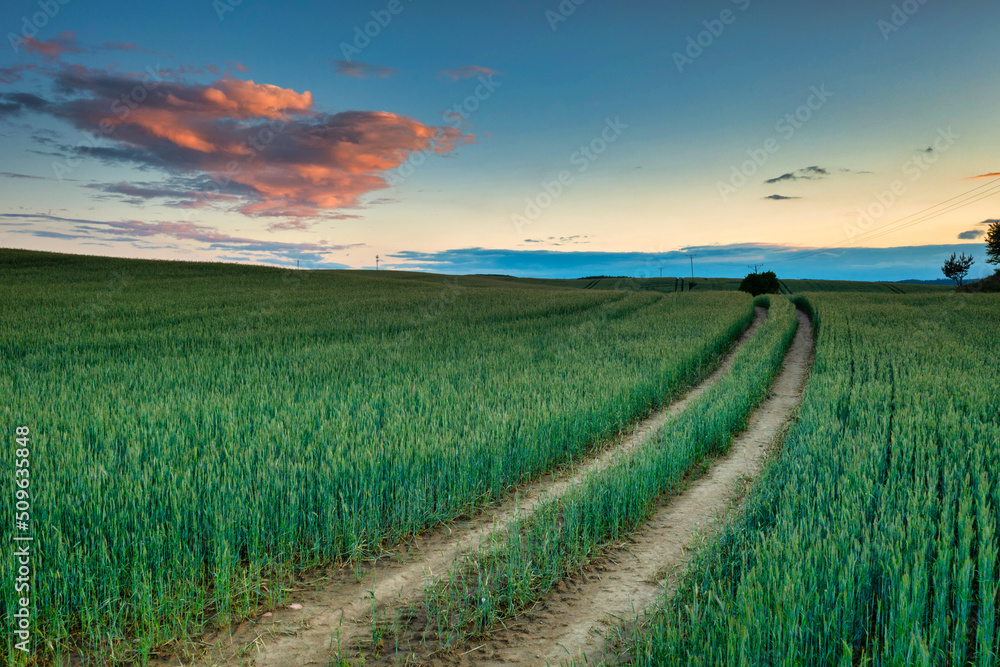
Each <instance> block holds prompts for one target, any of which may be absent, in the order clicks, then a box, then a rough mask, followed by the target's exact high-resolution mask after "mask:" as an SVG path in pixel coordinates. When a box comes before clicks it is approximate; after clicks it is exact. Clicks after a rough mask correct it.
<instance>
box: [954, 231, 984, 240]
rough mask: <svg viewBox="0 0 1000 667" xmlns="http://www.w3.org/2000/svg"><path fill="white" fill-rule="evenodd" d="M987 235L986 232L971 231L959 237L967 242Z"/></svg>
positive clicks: (962, 233)
mask: <svg viewBox="0 0 1000 667" xmlns="http://www.w3.org/2000/svg"><path fill="white" fill-rule="evenodd" d="M985 233H986V232H984V231H983V230H981V229H970V230H969V231H967V232H961V233H960V234H959V235H958V238H960V239H963V240H966V241H972V240H975V239H978V238H979V237H980V236H982V235H984V234H985Z"/></svg>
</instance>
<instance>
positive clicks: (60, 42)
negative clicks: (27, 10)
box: [24, 30, 86, 60]
mask: <svg viewBox="0 0 1000 667" xmlns="http://www.w3.org/2000/svg"><path fill="white" fill-rule="evenodd" d="M24 50H25V51H27V52H28V53H31V54H35V55H40V56H42V57H43V58H48V59H49V60H56V59H58V58H59V57H60V56H61V55H62V54H64V53H84V52H85V51H86V49H84V48H83V47H82V46H80V45H79V44H77V42H76V33H75V32H73V31H71V30H66V31H63V32H61V33H59V34H58V35H56V37H55V39H50V40H49V41H47V42H43V41H40V40H37V39H35V38H34V37H25V38H24Z"/></svg>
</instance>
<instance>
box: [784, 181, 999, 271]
mask: <svg viewBox="0 0 1000 667" xmlns="http://www.w3.org/2000/svg"><path fill="white" fill-rule="evenodd" d="M983 188H988V189H987V190H986V191H985V192H981V193H979V194H976V195H973V196H971V197H970V196H969V195H972V193H974V192H976V191H977V190H982V189H983ZM998 192H1000V179H995V180H993V181H991V182H989V183H986V184H985V185H980V186H977V187H975V188H973V189H971V190H968V191H967V192H963V193H962V194H960V195H956V196H954V197H952V198H950V199H946V200H944V201H943V202H940V203H938V204H935V205H934V206H930V207H928V208H925V209H923V210H922V211H917V212H916V213H911V214H910V215H907V216H904V217H902V218H899V219H898V220H893V221H892V222H888V223H886V224H884V225H881V226H879V227H876V228H875V229H871V230H869V231H867V232H864V233H863V234H861V235H859V236H858V237H855V238H852V239H847V240H844V241H840V242H839V243H835V244H833V245H829V246H824V247H822V248H816V249H815V250H813V251H812V252H809V253H805V254H802V255H796V256H795V257H787V258H785V259H778V260H773V262H772V263H774V264H781V263H784V262H792V261H795V260H797V259H806V258H808V257H814V256H815V255H819V254H821V253H824V252H826V251H828V250H835V249H837V248H838V247H840V246H843V245H844V244H845V243H854V242H857V241H860V240H864V241H871V240H872V239H876V238H881V237H883V236H886V235H888V234H892V233H894V232H898V231H901V230H903V229H906V228H908V227H912V226H913V225H917V224H920V223H922V222H927V221H928V220H933V219H934V218H937V217H939V216H942V215H944V214H945V213H951V212H952V211H956V210H958V209H960V208H963V207H965V206H969V205H970V204H975V203H976V202H979V201H982V200H983V199H987V198H989V197H992V196H993V195H995V194H997V193H998ZM963 198H965V199H963ZM956 199H962V201H960V202H956V203H955V204H952V205H951V206H948V207H946V208H944V209H941V210H939V211H935V212H934V213H928V214H927V215H924V216H921V217H920V218H917V219H915V220H910V221H909V222H904V221H906V220H907V219H908V218H913V217H914V216H920V215H921V214H922V213H926V212H927V211H931V210H933V209H936V208H939V207H941V206H944V205H945V204H947V203H948V202H951V201H954V200H956ZM900 223H903V224H900ZM893 225H899V226H898V227H896V228H894V229H888V228H889V227H892V226H893Z"/></svg>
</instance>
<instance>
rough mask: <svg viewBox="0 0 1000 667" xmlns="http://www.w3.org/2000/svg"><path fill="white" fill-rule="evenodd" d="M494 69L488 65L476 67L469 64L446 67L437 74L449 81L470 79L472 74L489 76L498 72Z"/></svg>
mask: <svg viewBox="0 0 1000 667" xmlns="http://www.w3.org/2000/svg"><path fill="white" fill-rule="evenodd" d="M499 73H500V72H497V71H496V70H492V69H490V68H488V67H478V66H476V65H469V66H468V67H459V68H457V69H446V70H442V71H440V72H438V76H441V77H444V78H446V79H448V80H449V81H458V80H459V79H471V78H472V77H474V76H490V75H491V74H499Z"/></svg>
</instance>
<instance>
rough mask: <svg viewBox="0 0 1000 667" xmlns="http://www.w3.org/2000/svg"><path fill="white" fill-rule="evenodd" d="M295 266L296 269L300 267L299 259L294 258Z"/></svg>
mask: <svg viewBox="0 0 1000 667" xmlns="http://www.w3.org/2000/svg"><path fill="white" fill-rule="evenodd" d="M295 268H296V269H298V268H300V267H299V260H295Z"/></svg>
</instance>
